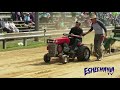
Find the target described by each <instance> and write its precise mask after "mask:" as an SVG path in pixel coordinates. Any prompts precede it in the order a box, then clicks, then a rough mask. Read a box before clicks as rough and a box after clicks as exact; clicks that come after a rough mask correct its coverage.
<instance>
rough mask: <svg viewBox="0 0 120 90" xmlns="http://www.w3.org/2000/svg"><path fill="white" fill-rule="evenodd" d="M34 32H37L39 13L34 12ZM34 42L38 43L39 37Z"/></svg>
mask: <svg viewBox="0 0 120 90" xmlns="http://www.w3.org/2000/svg"><path fill="white" fill-rule="evenodd" d="M35 31H39V12H35ZM34 40H35V41H39V37H36V38H35V39H34Z"/></svg>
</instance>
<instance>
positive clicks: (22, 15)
mask: <svg viewBox="0 0 120 90" xmlns="http://www.w3.org/2000/svg"><path fill="white" fill-rule="evenodd" d="M20 13H21V18H22V21H23V20H24V13H23V12H20Z"/></svg>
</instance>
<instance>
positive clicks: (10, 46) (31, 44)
mask: <svg viewBox="0 0 120 90" xmlns="http://www.w3.org/2000/svg"><path fill="white" fill-rule="evenodd" d="M19 42H22V40H13V41H8V42H7V43H6V44H7V49H2V42H0V51H10V50H17V49H28V48H36V47H40V46H46V43H44V42H43V41H39V42H36V41H34V40H33V39H28V40H27V46H22V45H21V46H19V45H18V43H19Z"/></svg>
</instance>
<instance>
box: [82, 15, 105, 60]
mask: <svg viewBox="0 0 120 90" xmlns="http://www.w3.org/2000/svg"><path fill="white" fill-rule="evenodd" d="M90 19H91V22H92V24H91V29H90V30H89V31H88V32H86V33H85V34H84V36H85V35H86V34H88V33H90V32H91V31H93V30H95V37H94V50H95V56H96V57H97V60H96V61H100V60H101V59H102V58H103V55H102V49H101V47H102V43H103V40H104V38H105V37H106V36H107V29H106V27H105V25H104V24H103V23H102V22H101V21H100V20H97V17H96V15H91V18H90ZM104 32H105V35H104Z"/></svg>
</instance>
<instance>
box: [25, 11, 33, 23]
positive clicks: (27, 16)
mask: <svg viewBox="0 0 120 90" xmlns="http://www.w3.org/2000/svg"><path fill="white" fill-rule="evenodd" d="M24 21H25V24H29V23H31V19H30V14H29V13H26V16H25V17H24Z"/></svg>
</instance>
